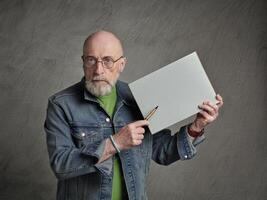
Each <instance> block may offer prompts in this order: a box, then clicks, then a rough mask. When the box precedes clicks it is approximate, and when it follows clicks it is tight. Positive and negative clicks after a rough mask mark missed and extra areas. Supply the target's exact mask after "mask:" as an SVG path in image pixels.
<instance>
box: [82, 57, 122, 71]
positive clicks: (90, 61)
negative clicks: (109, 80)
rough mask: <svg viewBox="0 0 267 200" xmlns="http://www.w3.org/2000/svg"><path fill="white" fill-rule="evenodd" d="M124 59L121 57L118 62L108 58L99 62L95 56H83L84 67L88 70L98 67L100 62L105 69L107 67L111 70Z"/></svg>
mask: <svg viewBox="0 0 267 200" xmlns="http://www.w3.org/2000/svg"><path fill="white" fill-rule="evenodd" d="M123 57H124V56H121V57H119V58H118V59H117V60H113V58H112V57H110V56H106V57H104V58H101V60H98V59H97V58H96V57H94V56H82V59H83V63H84V66H85V67H87V68H92V67H94V66H96V64H97V63H98V62H101V63H102V65H103V67H105V68H107V69H111V68H112V67H113V65H114V63H115V62H117V61H118V60H120V59H121V58H123Z"/></svg>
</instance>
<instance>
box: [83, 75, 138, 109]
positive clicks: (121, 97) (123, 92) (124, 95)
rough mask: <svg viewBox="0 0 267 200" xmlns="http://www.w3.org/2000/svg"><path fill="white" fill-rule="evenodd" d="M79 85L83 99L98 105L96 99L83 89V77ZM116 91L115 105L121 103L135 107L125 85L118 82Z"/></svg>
mask: <svg viewBox="0 0 267 200" xmlns="http://www.w3.org/2000/svg"><path fill="white" fill-rule="evenodd" d="M80 83H81V87H82V89H83V95H84V99H85V100H88V101H92V102H96V103H98V101H97V99H96V97H95V96H94V95H93V94H91V93H90V92H89V91H88V90H87V89H86V88H85V77H83V78H82V79H81V82H80ZM116 90H117V103H118V104H120V103H121V102H123V103H125V104H127V105H136V102H135V100H134V98H133V96H132V93H131V91H130V89H129V86H128V84H127V83H125V82H122V81H120V80H118V81H117V83H116Z"/></svg>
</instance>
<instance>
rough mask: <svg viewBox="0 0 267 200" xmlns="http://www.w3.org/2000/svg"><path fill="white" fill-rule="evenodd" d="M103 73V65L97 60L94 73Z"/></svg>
mask: <svg viewBox="0 0 267 200" xmlns="http://www.w3.org/2000/svg"><path fill="white" fill-rule="evenodd" d="M103 73H104V67H103V64H102V62H99V61H98V62H97V63H96V66H95V74H97V75H99V74H103Z"/></svg>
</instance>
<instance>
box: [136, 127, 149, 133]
mask: <svg viewBox="0 0 267 200" xmlns="http://www.w3.org/2000/svg"><path fill="white" fill-rule="evenodd" d="M145 132H146V131H145V129H144V128H143V127H138V128H136V129H135V133H136V134H138V135H143V134H144V133H145Z"/></svg>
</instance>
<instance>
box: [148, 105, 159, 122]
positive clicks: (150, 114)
mask: <svg viewBox="0 0 267 200" xmlns="http://www.w3.org/2000/svg"><path fill="white" fill-rule="evenodd" d="M158 107H159V106H156V107H155V108H153V110H151V111H150V112H149V113H148V115H147V116H146V117H145V120H149V119H150V117H152V115H153V114H154V113H155V112H156V110H157V109H158Z"/></svg>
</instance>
